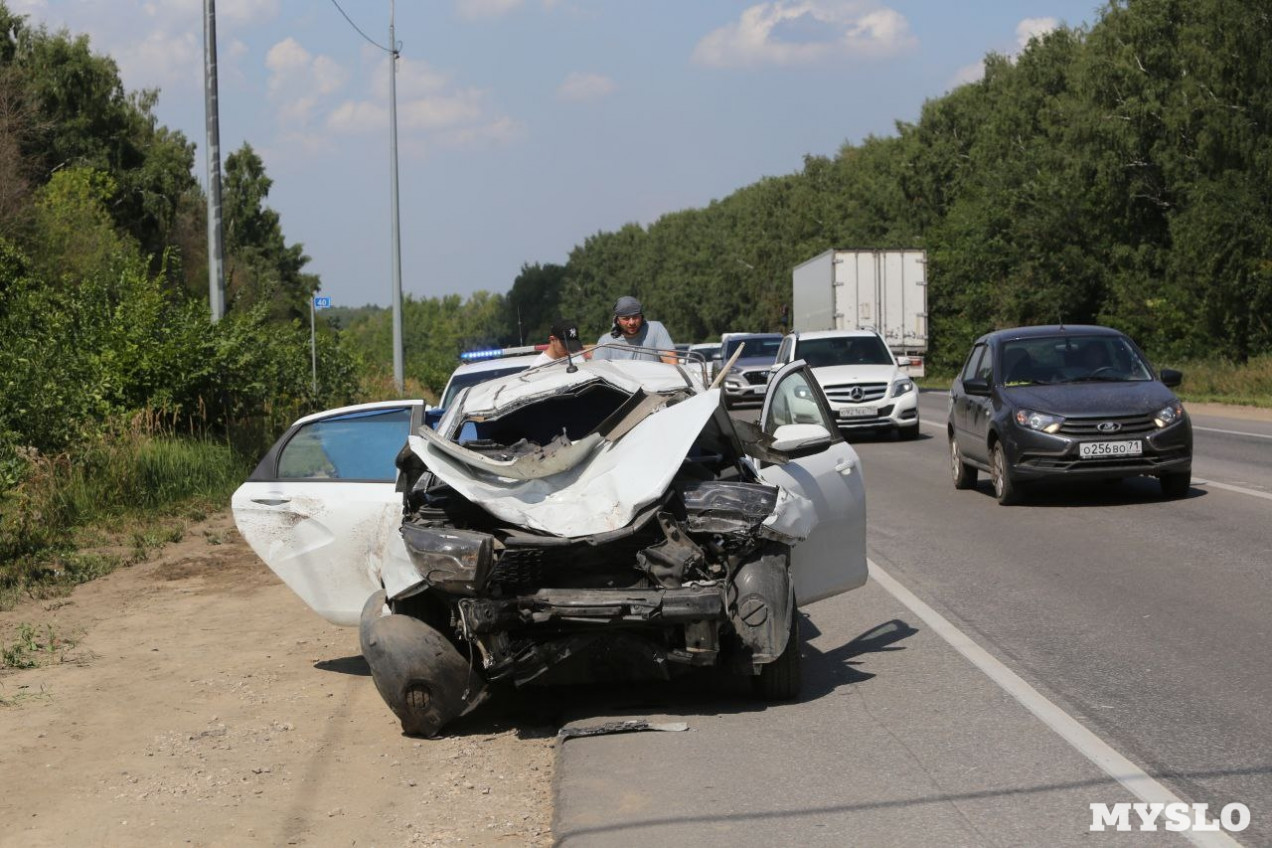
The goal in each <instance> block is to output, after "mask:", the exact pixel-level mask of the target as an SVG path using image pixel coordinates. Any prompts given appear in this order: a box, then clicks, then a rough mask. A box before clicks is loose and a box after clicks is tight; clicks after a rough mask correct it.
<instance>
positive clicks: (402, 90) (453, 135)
mask: <svg viewBox="0 0 1272 848" xmlns="http://www.w3.org/2000/svg"><path fill="white" fill-rule="evenodd" d="M367 55H368V56H369V57H371V54H367ZM372 58H373V59H374V57H372ZM374 61H376V62H377V66H376V69H375V71H374V73H373V74H372V75H371V77H372V79H371V83H370V86H369V94H368V96H367V98H366V99H365V100H360V101H359V100H347V101H345V102H343V103H341V104H340V105H338V106H337V107H336V108H335V109H334V110H332V112H331V113H330V114H329V115H328V116H327V121H326V126H327V129H328V130H330V131H331V132H332V133H341V134H357V133H381V132H385V131H387V129H388V126H389V105H388V91H389V88H388V85H389V79H388V73H389V63H388V62H387V61H384V60H383V59H382V58H380V59H374ZM394 88H395V90H396V93H397V122H398V132H399V137H400V141H401V146H402V148H403V149H404V150H407V151H411V152H420V153H422V152H426V150H427V148H429V147H432V146H440V147H470V146H473V145H475V144H507V143H510V142H512V141H515V140H516V139H518V138H520V137H521V136H522V135H524V127H523V126H522V125H521V124H520V123H519V122H518V121H516V120H514V119H513V118H511V117H509V116H506V115H500V114H497V113H496V112H495V111H494V110H493V109H492V108H491V106H490V104H489V99H490V97H489V94H488V92H486V91H484V90H482V89H478V88H461V87H459V86H456V85H455V84H454V82H453V80H452V79H451V78H450V76H449V75H447V74H445V73H443V72H441V71H438V70H437V69H435V68H432V67H430V66H429V65H428V64H427V63H426V62H420V61H412V60H409V59H399V60H398V75H397V79H396V81H395V83H394Z"/></svg>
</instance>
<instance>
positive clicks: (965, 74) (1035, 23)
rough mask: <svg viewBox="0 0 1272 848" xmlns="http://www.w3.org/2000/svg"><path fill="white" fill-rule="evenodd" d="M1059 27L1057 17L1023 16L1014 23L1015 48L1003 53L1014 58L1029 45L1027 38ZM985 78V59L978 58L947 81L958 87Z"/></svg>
mask: <svg viewBox="0 0 1272 848" xmlns="http://www.w3.org/2000/svg"><path fill="white" fill-rule="evenodd" d="M1059 27H1060V21H1059V20H1058V19H1057V18H1025V19H1024V20H1022V21H1021V22H1020V23H1018V24H1016V47H1017V49H1016V50H1013V51H1010V52H1008V53H1005V54H1004V55H1006V56H1007V58H1008V59H1011V60H1013V61H1014V60H1015V58H1016V57H1017V56H1019V55H1020V51H1021V50H1024V49H1025V48H1026V47H1028V46H1029V39H1031V38H1037V37H1041V36H1044V35H1046V34H1047V33H1049V32H1051V31H1052V30H1055V29H1058V28H1059ZM984 78H985V60H984V59H980V60H978V61H976V62H973V63H972V64H970V65H964V66H963V67H961V68H959V69H958V70H957V71H955V72H954V76H953V77H952V78H951V79H950V81H949V88H958V87H959V86H960V85H966V84H967V83H969V82H978V81H979V80H982V79H984Z"/></svg>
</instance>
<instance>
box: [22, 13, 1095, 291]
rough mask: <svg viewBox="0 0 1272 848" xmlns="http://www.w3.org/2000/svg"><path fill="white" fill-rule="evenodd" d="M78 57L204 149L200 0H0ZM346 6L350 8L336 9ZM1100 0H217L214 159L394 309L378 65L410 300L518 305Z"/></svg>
mask: <svg viewBox="0 0 1272 848" xmlns="http://www.w3.org/2000/svg"><path fill="white" fill-rule="evenodd" d="M6 2H7V3H8V5H9V7H10V9H11V10H12V11H14V12H17V13H18V14H26V15H28V16H29V21H28V22H29V23H44V24H47V25H48V27H49V28H50V29H54V30H56V29H60V28H63V27H65V28H66V29H68V30H69V31H70V32H72V33H75V34H80V33H83V34H87V35H88V36H89V37H90V39H91V43H92V46H93V49H94V51H95V52H99V53H106V54H109V55H110V56H112V57H113V58H114V59H115V61H116V62H117V63H118V65H119V67H120V73H121V76H122V78H123V81H124V85H125V86H126V87H127V88H128V89H129V90H136V89H140V88H158V89H159V90H160V97H159V104H158V107H157V109H156V112H157V115H158V118H159V120H160V121H161V122H162V123H163V124H165V125H167V126H168V127H171V128H173V129H177V130H180V131H182V132H183V133H185V135H186V137H187V138H189V139H190V140H191V141H194V142H195V143H196V144H197V146H198V167H197V170H198V174H197V175H198V177H199V179H200V181H201V182H203V183H204V184H205V185H206V160H205V158H204V151H205V144H204V141H205V129H204V105H203V88H202V73H203V28H202V7H203V4H202V2H200V0H6ZM337 3H338V4H339V6H337V5H336V4H337ZM1100 5H1101V4H1100V3H1098V2H1097V0H1021V2H1012V0H1001V2H1000V1H999V0H961V2H950V0H769V2H754V0H400V1H399V2H397V3H396V6H395V7H394V6H392V4H391V2H390V0H335V2H333V0H217V2H216V12H217V36H218V38H217V41H218V66H219V97H220V134H221V152H222V158H224V157H225V156H227V155H228V154H229V153H230V152H232V151H234V150H236V149H238V148H239V147H240V146H241V145H242V143H243V142H244V141H247V142H248V143H250V144H251V145H252V146H253V147H254V148H255V149H256V150H257V152H258V153H259V154H260V155H261V157H262V159H263V160H264V162H265V167H266V172H267V173H268V175H269V176H270V177H271V178H272V179H273V180H274V185H273V188H272V190H271V192H270V196H269V200H268V205H269V206H271V207H273V208H274V209H276V210H277V211H278V213H279V215H280V216H281V219H282V224H283V229H284V233H285V235H286V238H287V240H288V241H289V242H300V243H302V244H303V245H304V249H305V253H306V254H307V255H308V256H309V257H310V258H311V262H310V263H309V265H308V266H307V270H308V271H310V272H312V273H316V274H318V275H319V276H320V277H321V279H322V291H321V294H324V295H328V296H330V297H331V298H332V299H333V301H334V303H335V304H337V305H344V306H360V305H363V304H367V303H371V304H378V305H382V306H387V305H389V303H390V298H391V292H392V278H391V267H392V265H391V240H390V222H391V216H390V200H389V198H390V193H389V129H388V127H389V124H388V105H389V82H388V72H389V61H388V58H387V54H386V53H385V52H384V50H383V49H381V48H380V47H377V46H375V45H373V44H371V43H369V42H368V40H367V39H365V38H364V37H363V35H360V34H359V33H358V31H357V30H355V29H354V27H353V26H351V25H350V23H349V21H347V20H346V18H345V17H344V16H343V15H342V14H341V10H343V12H344V13H345V15H347V16H348V18H349V19H351V20H352V21H353V23H354V24H356V25H357V27H358V28H360V29H361V30H362V32H363V33H365V34H366V36H368V37H369V38H370V39H371V40H373V41H375V42H376V43H377V44H379V45H386V44H387V42H388V29H389V21H390V11H391V9H392V10H393V16H394V17H393V19H394V23H395V29H396V35H397V40H398V42H399V44H400V46H401V55H402V58H401V59H400V61H399V65H398V75H397V78H396V87H397V119H398V172H399V198H400V221H401V251H402V287H403V291H404V292H405V293H407V294H409V295H412V296H415V297H436V296H440V295H444V294H452V293H453V294H460V295H464V296H467V295H469V294H471V293H472V292H475V291H478V290H482V289H484V290H486V291H492V292H506V291H508V290H509V289H510V288H511V286H512V282H513V280H514V279H515V278H516V276H517V274H518V273H519V271H520V269H521V267H522V265H523V264H526V263H535V262H538V263H548V262H555V263H564V262H565V260H566V258H567V257H568V254H569V251H570V249H571V248H573V247H574V246H575V245H578V244H581V243H582V242H583V241H584V239H586V238H587V237H588V236H590V235H592V234H594V233H597V232H599V231H608V230H614V229H617V228H619V227H621V226H622V225H623V224H625V223H628V222H636V223H640V224H649V223H651V222H653V221H654V220H656V219H657V218H658V217H659V216H660V215H662V214H665V213H667V212H673V211H676V210H680V209H685V208H690V207H700V206H705V205H706V204H708V203H710V202H711V201H712V200H714V199H719V198H722V197H725V196H727V195H728V194H730V193H731V192H733V191H734V190H736V189H738V188H741V187H743V186H745V185H748V184H750V183H752V182H755V181H756V180H758V179H760V178H761V177H764V176H771V175H778V174H786V173H791V172H793V171H797V170H799V169H800V167H801V166H802V161H803V156H804V155H805V154H814V155H826V156H831V155H834V154H835V152H836V151H837V150H838V149H839V147H840V146H841V145H842V144H843V143H844V142H854V143H855V142H859V141H860V140H861V139H863V138H865V137H866V136H868V135H871V134H874V135H889V134H891V133H892V132H893V127H894V124H895V122H896V121H898V120H901V121H913V120H915V119H917V117H918V115H919V110H920V108H921V106H922V104H923V102H924V101H925V100H927V99H930V98H934V97H939V96H941V95H942V94H944V93H945V92H947V91H949V90H950V89H951V88H953V87H955V86H956V85H958V84H960V83H962V82H966V81H968V80H972V79H976V78H977V77H978V76H979V73H980V60H981V59H982V57H983V56H984V55H985V53H987V52H989V51H996V52H999V53H1007V54H1012V53H1015V52H1017V51H1018V50H1019V49H1020V48H1021V46H1022V45H1023V44H1024V42H1025V41H1026V40H1027V38H1028V36H1029V35H1030V34H1033V33H1038V32H1042V31H1045V30H1047V29H1049V28H1051V27H1054V26H1055V25H1057V24H1059V23H1064V24H1068V25H1071V26H1078V25H1089V24H1090V23H1092V22H1093V21H1094V20H1095V18H1096V16H1097V14H1098V9H1099V7H1100Z"/></svg>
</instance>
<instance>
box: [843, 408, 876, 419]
mask: <svg viewBox="0 0 1272 848" xmlns="http://www.w3.org/2000/svg"><path fill="white" fill-rule="evenodd" d="M874 414H875V411H874V410H873V409H871V408H870V407H868V406H850V407H848V408H847V409H841V410H839V417H840V418H869V417H871V416H873V415H874Z"/></svg>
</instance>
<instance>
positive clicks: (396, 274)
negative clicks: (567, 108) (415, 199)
mask: <svg viewBox="0 0 1272 848" xmlns="http://www.w3.org/2000/svg"><path fill="white" fill-rule="evenodd" d="M394 11H395V10H394V3H393V0H390V2H389V51H390V52H389V62H390V65H389V174H390V179H389V194H390V197H391V204H392V209H391V217H392V220H393V385H394V386H396V387H397V390H398V394H402V392H403V391H404V386H405V377H404V374H403V372H404V370H405V366H404V364H403V361H402V247H401V243H400V233H401V229H400V227H399V224H398V155H397V82H396V78H397V60H398V46H397V41H396V40H394V38H395V37H394V32H393V16H394Z"/></svg>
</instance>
